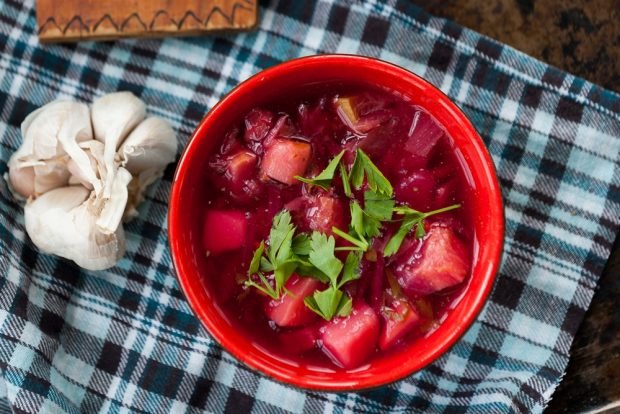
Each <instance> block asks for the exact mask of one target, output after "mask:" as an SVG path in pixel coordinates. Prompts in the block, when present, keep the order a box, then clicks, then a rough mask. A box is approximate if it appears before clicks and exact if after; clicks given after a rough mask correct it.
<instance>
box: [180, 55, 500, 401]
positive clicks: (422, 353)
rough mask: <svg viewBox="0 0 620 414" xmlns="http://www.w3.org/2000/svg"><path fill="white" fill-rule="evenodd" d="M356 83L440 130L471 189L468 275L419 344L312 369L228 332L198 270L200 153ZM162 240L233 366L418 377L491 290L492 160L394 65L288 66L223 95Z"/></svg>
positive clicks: (326, 378) (316, 382) (186, 167)
mask: <svg viewBox="0 0 620 414" xmlns="http://www.w3.org/2000/svg"><path fill="white" fill-rule="evenodd" d="M353 76H354V78H355V83H357V84H368V85H372V86H374V87H377V86H379V87H381V88H385V89H388V90H392V91H393V92H395V93H397V94H400V95H402V96H404V97H406V98H407V99H409V100H411V101H412V102H413V103H414V104H415V105H418V106H421V107H422V108H424V109H425V110H426V111H428V112H429V113H430V114H432V115H433V116H434V117H435V118H436V119H437V121H439V123H440V124H441V125H443V126H444V127H445V129H446V130H447V132H448V135H449V136H450V138H451V140H452V144H453V146H454V150H455V152H456V154H457V158H458V159H459V160H460V162H461V163H462V164H463V166H464V170H465V175H466V177H467V180H468V181H469V182H470V184H471V187H472V189H473V191H472V192H471V194H469V197H468V198H469V199H468V200H467V202H469V203H471V205H472V208H470V211H473V212H475V213H476V214H475V216H474V217H472V220H471V221H472V223H473V226H474V229H475V240H474V249H473V255H474V259H473V268H472V277H471V280H470V281H469V284H468V286H467V287H466V289H465V291H464V293H463V295H462V297H461V298H460V301H458V303H457V305H456V306H455V307H454V308H453V309H452V310H450V311H449V312H448V314H447V316H446V317H445V320H444V321H443V322H442V323H441V325H440V326H439V327H438V328H437V329H436V330H435V331H434V332H433V333H432V334H430V335H429V336H428V337H427V338H425V339H424V340H419V341H415V342H413V343H412V344H411V345H410V346H407V347H405V348H403V349H402V351H400V352H398V353H393V354H390V355H388V356H387V357H379V358H377V359H375V360H374V361H373V362H371V363H369V364H367V365H365V366H363V367H360V368H357V369H355V370H350V371H346V372H345V371H338V372H336V371H329V370H324V369H322V370H318V369H313V368H311V367H303V366H298V365H296V364H294V363H292V362H291V361H289V360H281V359H278V358H277V356H274V355H271V354H269V353H267V352H266V351H264V350H263V349H261V348H260V347H259V346H258V345H256V344H254V343H252V342H251V341H249V340H248V339H247V338H246V337H244V336H243V335H242V333H240V332H238V331H237V330H235V329H233V328H232V326H231V324H230V323H229V322H228V321H227V319H226V318H224V316H223V315H222V312H221V310H220V309H219V308H218V306H217V301H216V300H215V298H214V297H213V296H212V293H211V292H210V291H209V290H208V289H207V288H206V286H205V285H204V284H203V280H204V277H205V275H204V274H201V268H202V266H201V259H202V258H203V257H204V252H203V251H202V248H201V238H202V234H201V232H202V224H201V222H202V217H203V214H204V208H205V207H204V205H203V204H202V202H201V200H202V199H203V192H204V188H205V186H204V180H205V171H206V168H207V160H208V158H209V155H210V154H211V152H212V151H213V150H215V148H217V146H218V145H219V143H220V141H221V138H222V137H223V135H224V133H225V132H226V131H227V130H228V129H229V127H230V126H231V125H233V124H235V123H237V122H239V120H240V119H241V117H242V116H244V114H245V113H247V112H248V111H249V110H250V109H252V108H254V107H256V106H261V105H264V104H268V103H269V102H277V101H278V100H279V99H288V98H289V97H291V96H295V95H302V94H303V89H304V88H305V87H307V86H309V85H312V84H317V83H325V82H329V83H338V82H345V83H350V82H351V80H352V79H351V78H352V77H353ZM169 241H170V246H171V250H172V257H173V260H174V264H175V267H176V271H177V274H178V278H179V281H180V283H181V286H182V288H183V290H184V292H185V294H186V296H187V298H188V300H189V302H190V304H191V306H192V308H193V309H194V311H195V312H196V314H197V316H198V318H199V319H200V320H201V322H202V323H203V324H204V325H205V326H206V328H207V329H208V330H209V331H210V333H211V334H212V335H213V336H214V337H215V339H216V340H217V341H218V342H220V343H221V344H222V345H223V347H224V348H226V349H227V350H228V351H229V352H231V353H232V354H233V355H235V356H236V357H237V358H238V359H240V360H241V361H242V362H244V363H246V364H247V365H249V366H251V367H252V368H256V369H258V370H260V371H262V372H263V373H265V374H268V375H269V376H271V377H274V378H276V379H278V380H281V381H284V382H287V383H290V384H294V385H298V386H302V387H307V388H315V389H325V390H348V389H361V388H368V387H374V386H379V385H382V384H386V383H389V382H392V381H395V380H398V379H400V378H402V377H404V376H406V375H408V374H410V373H412V372H414V371H417V370H419V369H421V368H423V367H424V366H426V365H427V364H429V363H430V362H432V361H433V360H434V359H436V358H437V357H438V356H440V355H441V354H442V353H443V352H445V351H446V350H447V349H448V348H449V347H450V346H451V345H452V344H454V342H456V341H457V340H458V339H459V337H460V336H461V335H462V334H463V333H464V332H465V331H466V329H467V328H468V327H469V326H470V325H471V323H472V322H473V320H474V318H475V317H476V315H477V314H478V312H479V311H480V310H481V308H482V306H483V304H484V301H485V299H486V297H487V295H488V293H489V291H490V289H491V286H492V283H493V279H494V277H495V273H496V271H497V267H498V265H499V260H500V255H501V248H502V242H503V209H502V203H501V196H500V190H499V187H498V184H497V179H496V176H495V171H494V169H493V164H492V162H491V159H490V157H489V155H488V152H487V151H486V148H485V147H484V144H483V143H482V140H481V139H480V137H479V136H478V134H477V133H476V131H475V130H474V128H473V127H472V126H471V124H470V122H469V121H468V120H467V119H466V117H465V116H464V115H463V113H462V112H461V111H460V110H459V109H458V108H457V107H456V106H455V105H454V104H453V103H452V102H451V101H450V100H449V99H448V98H447V97H446V96H445V95H443V94H442V93H441V92H440V91H438V90H437V89H436V88H434V87H433V86H431V85H430V84H428V83H427V82H426V81H424V80H422V79H421V78H419V77H417V76H415V75H413V74H411V73H410V72H407V71H405V70H404V69H401V68H399V67H396V66H393V65H391V64H387V63H385V62H381V61H378V60H374V59H369V58H362V57H354V56H342V55H331V56H329V55H328V56H316V57H310V58H302V59H298V60H293V61H289V62H287V63H285V64H283V65H279V66H276V67H274V68H271V69H268V70H266V71H263V72H261V73H259V74H258V75H256V76H254V77H253V78H250V79H249V80H248V81H246V82H244V83H242V84H241V85H240V86H238V87H237V88H235V89H234V90H233V91H232V92H231V93H230V94H228V95H227V96H226V97H225V98H224V99H223V100H222V101H220V103H219V104H218V105H216V106H215V107H214V108H213V109H212V110H211V112H209V114H208V115H207V116H206V117H205V119H204V120H203V121H202V122H201V124H200V125H199V126H198V128H197V129H196V131H195V133H194V135H193V137H192V139H191V140H190V143H189V144H188V146H187V148H186V150H185V152H184V154H183V156H182V157H181V160H180V162H179V166H178V168H177V172H176V175H175V179H174V184H173V189H172V193H171V197H170V210H169Z"/></svg>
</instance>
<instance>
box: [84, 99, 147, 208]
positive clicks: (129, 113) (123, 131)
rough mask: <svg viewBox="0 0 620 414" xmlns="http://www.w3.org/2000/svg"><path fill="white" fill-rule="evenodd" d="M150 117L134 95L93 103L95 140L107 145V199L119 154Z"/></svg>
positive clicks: (105, 151)
mask: <svg viewBox="0 0 620 414" xmlns="http://www.w3.org/2000/svg"><path fill="white" fill-rule="evenodd" d="M145 116H146V105H144V102H142V101H141V100H140V99H138V98H137V97H136V96H135V95H134V94H132V93H131V92H116V93H111V94H108V95H105V96H103V97H101V98H99V99H97V100H96V101H95V102H94V103H93V108H92V112H91V117H92V121H93V129H94V131H95V139H97V140H98V141H100V142H103V144H104V146H105V148H104V152H103V164H104V165H105V168H106V176H105V180H104V182H105V184H104V188H103V196H104V198H109V197H110V193H111V191H112V185H113V182H114V176H115V175H116V166H115V165H114V158H115V155H116V150H117V149H118V147H119V146H120V145H121V143H122V142H123V140H124V139H125V138H126V137H127V134H129V132H130V131H131V130H132V129H134V128H135V127H136V126H137V125H138V124H139V123H140V122H142V120H143V119H144V117H145Z"/></svg>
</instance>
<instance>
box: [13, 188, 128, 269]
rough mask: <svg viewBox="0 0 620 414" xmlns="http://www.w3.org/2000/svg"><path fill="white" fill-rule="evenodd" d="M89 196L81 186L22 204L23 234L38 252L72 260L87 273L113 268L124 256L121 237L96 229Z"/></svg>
mask: <svg viewBox="0 0 620 414" xmlns="http://www.w3.org/2000/svg"><path fill="white" fill-rule="evenodd" d="M90 194H91V192H90V191H89V190H87V189H86V188H84V187H83V186H69V187H62V188H57V189H54V190H51V191H49V192H47V193H45V194H43V195H42V196H40V197H38V198H37V199H36V200H34V201H32V202H29V203H28V204H26V207H25V209H24V220H25V223H26V231H27V232H28V234H29V235H30V238H31V239H32V241H33V243H34V244H35V245H37V247H39V249H41V250H42V251H44V252H46V253H50V254H55V255H58V256H62V257H65V258H67V259H70V260H73V261H74V262H75V263H77V264H78V265H79V266H81V267H83V268H84V269H88V270H102V269H107V268H109V267H111V266H114V264H115V263H116V261H117V260H118V259H120V258H121V257H122V256H123V254H124V253H125V233H124V231H123V227H122V226H119V227H118V228H117V229H116V231H115V232H114V233H112V234H105V233H103V232H102V231H101V230H100V229H99V228H98V226H97V225H96V217H97V216H96V215H95V214H94V213H93V212H92V211H91V210H90V209H89V207H90V201H91V200H90V199H89V195H90Z"/></svg>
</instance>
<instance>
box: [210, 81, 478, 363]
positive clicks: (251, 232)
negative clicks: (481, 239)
mask: <svg viewBox="0 0 620 414" xmlns="http://www.w3.org/2000/svg"><path fill="white" fill-rule="evenodd" d="M325 91H329V92H328V93H326V92H325ZM305 93H306V95H300V96H298V97H296V98H286V99H284V100H283V101H281V102H273V103H272V104H271V105H265V106H264V107H260V108H254V109H252V110H250V111H249V112H247V113H244V114H240V118H239V120H238V122H237V124H235V125H231V126H230V130H229V131H228V133H227V134H225V136H223V137H222V140H221V145H220V147H219V148H218V149H217V150H216V151H215V152H214V154H212V155H211V158H210V159H209V163H208V167H207V168H208V180H207V181H208V182H206V183H205V188H204V197H205V199H204V202H205V216H204V220H203V223H204V234H203V244H204V249H205V253H206V254H205V255H202V256H201V257H200V258H199V260H202V261H204V269H205V275H204V277H205V287H206V288H207V289H210V290H212V292H215V293H216V295H215V299H214V300H216V301H218V307H219V308H220V309H221V310H222V312H223V313H224V314H225V316H226V317H227V319H228V321H229V322H230V323H231V324H232V325H234V326H235V327H236V328H237V329H239V330H240V331H242V332H243V333H244V334H245V335H247V336H248V337H249V338H250V339H251V340H252V341H253V342H255V343H256V344H257V345H258V346H260V347H261V348H263V349H266V350H268V351H269V352H271V353H272V354H273V355H274V356H275V357H277V358H278V359H288V360H290V361H291V363H292V364H295V365H306V366H313V367H319V368H321V369H331V370H350V369H356V368H359V367H363V366H365V365H366V364H369V363H372V361H373V360H375V359H380V358H384V357H386V356H389V355H390V354H392V353H394V352H399V351H400V350H402V349H404V348H406V347H407V346H408V345H409V344H412V343H415V342H417V341H424V340H425V338H426V337H427V336H428V335H431V334H432V331H433V329H435V328H436V327H437V326H439V325H440V324H441V321H442V320H444V319H445V317H446V315H447V314H448V313H449V312H450V310H451V309H452V308H453V307H454V306H455V305H456V303H457V302H458V300H459V297H460V296H461V295H462V293H463V290H464V289H466V287H467V284H468V281H469V278H470V274H471V266H472V250H473V243H474V234H473V226H472V223H471V221H470V217H471V212H470V211H469V207H468V206H469V203H468V200H469V198H470V197H472V194H473V191H472V189H471V188H470V186H469V184H468V182H467V180H466V179H465V177H466V174H465V171H464V168H465V166H464V165H463V164H462V163H461V162H460V161H459V158H458V156H457V154H455V152H454V151H453V149H452V148H453V147H452V141H451V138H450V136H448V135H447V134H446V132H445V130H444V128H443V127H442V126H441V125H439V124H438V123H437V122H436V121H435V119H434V118H433V116H432V114H429V113H427V112H425V111H424V110H423V109H422V108H420V107H418V106H416V103H415V102H411V101H408V100H405V99H403V98H402V97H400V96H398V95H396V94H392V93H391V92H389V91H382V90H375V89H372V88H367V87H361V86H355V85H331V86H330V87H329V88H327V87H325V88H320V87H313V88H308V89H307V90H306V91H305ZM207 269H208V270H207ZM218 292H222V293H218Z"/></svg>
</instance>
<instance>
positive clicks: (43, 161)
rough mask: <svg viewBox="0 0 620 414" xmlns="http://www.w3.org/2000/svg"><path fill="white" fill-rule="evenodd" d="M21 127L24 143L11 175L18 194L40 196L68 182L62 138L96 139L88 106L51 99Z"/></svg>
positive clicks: (12, 160)
mask: <svg viewBox="0 0 620 414" xmlns="http://www.w3.org/2000/svg"><path fill="white" fill-rule="evenodd" d="M21 130H22V139H23V140H22V144H21V145H20V147H19V148H18V149H17V151H16V152H15V153H14V154H13V155H12V156H11V158H10V160H9V174H8V178H9V182H10V187H11V188H12V189H13V190H14V191H15V193H16V194H17V195H19V196H20V197H23V198H28V197H36V196H38V195H40V194H42V193H44V192H45V191H49V190H51V189H54V188H58V187H62V186H65V185H67V183H68V181H69V176H70V173H69V172H68V169H67V166H66V163H67V161H68V159H69V158H68V157H67V156H66V154H67V152H66V151H65V149H64V148H63V145H62V144H61V141H60V138H61V137H62V140H65V141H75V142H81V141H84V140H87V139H89V138H90V139H92V129H91V127H90V114H89V111H88V106H86V105H85V104H81V103H78V102H67V101H54V102H50V103H49V104H47V105H45V106H43V107H41V108H39V109H37V110H36V111H34V112H32V113H30V114H29V115H28V116H27V117H26V119H25V120H24V122H22V125H21ZM76 146H77V144H76ZM73 152H75V151H73Z"/></svg>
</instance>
